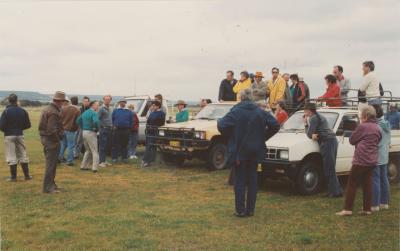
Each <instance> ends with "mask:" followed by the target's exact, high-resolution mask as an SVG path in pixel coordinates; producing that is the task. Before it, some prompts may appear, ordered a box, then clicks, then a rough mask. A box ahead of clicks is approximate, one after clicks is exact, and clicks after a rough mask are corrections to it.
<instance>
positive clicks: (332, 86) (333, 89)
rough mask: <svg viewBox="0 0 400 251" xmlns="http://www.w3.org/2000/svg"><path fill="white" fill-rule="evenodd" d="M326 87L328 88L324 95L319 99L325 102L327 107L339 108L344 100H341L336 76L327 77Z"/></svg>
mask: <svg viewBox="0 0 400 251" xmlns="http://www.w3.org/2000/svg"><path fill="white" fill-rule="evenodd" d="M325 81H326V85H327V86H328V88H327V89H326V92H325V94H324V95H322V96H321V97H319V98H318V99H320V100H322V101H325V102H326V105H327V106H332V107H338V106H341V105H342V99H341V98H340V87H339V85H338V84H337V79H336V77H335V76H333V75H331V74H329V75H326V76H325Z"/></svg>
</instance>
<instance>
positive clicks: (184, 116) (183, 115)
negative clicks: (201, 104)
mask: <svg viewBox="0 0 400 251" xmlns="http://www.w3.org/2000/svg"><path fill="white" fill-rule="evenodd" d="M175 106H176V107H177V108H178V112H177V113H176V115H175V122H176V123H180V122H186V121H188V120H189V111H188V110H187V109H186V106H187V104H186V103H185V101H183V100H178V102H176V104H175Z"/></svg>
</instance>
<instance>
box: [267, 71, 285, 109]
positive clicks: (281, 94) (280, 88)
mask: <svg viewBox="0 0 400 251" xmlns="http://www.w3.org/2000/svg"><path fill="white" fill-rule="evenodd" d="M271 73H272V78H271V79H270V80H269V81H268V85H267V93H268V95H269V100H268V103H269V106H270V107H271V109H272V111H273V112H275V109H276V104H277V103H278V102H279V101H281V100H284V99H285V90H286V81H285V80H284V79H283V78H282V77H281V76H280V75H279V69H278V68H277V67H274V68H272V70H271Z"/></svg>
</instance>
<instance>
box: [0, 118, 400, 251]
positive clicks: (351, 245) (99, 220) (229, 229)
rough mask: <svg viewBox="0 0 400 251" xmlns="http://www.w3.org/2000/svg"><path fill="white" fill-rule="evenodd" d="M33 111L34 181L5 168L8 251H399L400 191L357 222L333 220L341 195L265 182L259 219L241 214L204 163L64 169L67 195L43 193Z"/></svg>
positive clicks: (0, 152) (223, 175)
mask: <svg viewBox="0 0 400 251" xmlns="http://www.w3.org/2000/svg"><path fill="white" fill-rule="evenodd" d="M30 115H31V119H32V121H33V128H32V129H30V130H28V131H27V132H26V143H27V149H28V154H29V157H30V159H31V172H32V175H33V177H34V179H33V181H30V182H24V181H22V171H21V169H19V170H18V176H19V178H20V180H21V181H19V182H17V183H8V182H5V179H6V177H7V176H8V175H9V171H8V167H7V166H6V165H5V163H4V162H2V163H3V164H2V165H1V168H0V177H1V182H0V184H1V188H0V189H1V190H0V193H1V198H0V199H1V200H0V205H1V240H2V241H1V250H399V210H400V208H399V201H400V192H399V190H398V186H397V185H392V188H391V192H392V200H391V208H390V210H387V211H383V212H379V213H376V214H374V215H372V216H370V217H365V216H358V215H355V216H353V217H349V218H339V217H337V216H335V215H334V213H335V212H336V211H339V210H340V209H341V208H342V204H343V199H327V198H324V197H323V194H320V195H315V196H308V197H303V196H299V195H297V194H296V193H295V192H294V191H293V189H292V187H291V185H290V183H289V182H287V181H267V183H266V185H265V186H264V187H262V188H261V189H260V191H259V194H258V201H257V208H256V215H255V216H254V217H252V218H245V219H239V218H235V217H234V216H233V215H232V214H233V202H234V201H233V192H232V188H231V187H228V186H227V185H226V180H227V176H228V171H227V170H225V171H219V172H209V171H207V170H206V168H205V165H204V163H202V162H199V161H197V162H195V161H193V162H187V164H185V166H184V167H183V168H175V167H173V166H162V165H161V164H156V165H154V166H153V167H152V168H150V169H146V170H143V169H140V168H138V163H131V164H129V165H127V164H126V165H116V166H114V167H109V168H104V169H101V170H100V172H99V173H97V174H93V173H91V172H81V171H79V168H78V166H75V167H73V168H70V167H66V166H59V168H58V169H57V177H56V181H57V184H58V185H59V186H61V187H63V188H64V191H63V192H62V193H60V194H55V195H47V194H43V193H41V185H42V179H43V172H44V158H43V153H42V147H41V144H40V141H39V136H38V133H37V120H38V116H39V111H37V110H34V111H31V113H30ZM141 150H142V149H141ZM0 158H1V161H3V160H4V149H3V142H1V144H0ZM360 199H361V198H360V193H359V194H358V198H357V202H356V205H355V207H356V209H358V208H360V207H361V202H360Z"/></svg>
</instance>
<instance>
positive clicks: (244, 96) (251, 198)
mask: <svg viewBox="0 0 400 251" xmlns="http://www.w3.org/2000/svg"><path fill="white" fill-rule="evenodd" d="M240 99H241V102H240V103H239V104H237V105H235V106H234V107H233V108H232V109H231V110H230V112H229V113H228V114H226V115H225V116H224V117H223V118H221V119H220V120H218V130H219V131H220V132H221V134H222V135H223V136H224V137H227V138H229V142H228V156H229V161H230V162H231V163H232V164H233V167H232V168H235V206H236V213H235V215H236V216H238V217H246V216H253V215H254V209H255V204H256V197H257V165H258V164H259V163H261V162H262V161H263V160H264V159H265V157H266V152H267V148H266V145H265V141H266V140H268V139H269V138H271V137H272V136H273V135H274V134H275V133H277V132H278V131H279V128H280V127H279V123H278V121H277V120H276V119H275V118H274V117H273V116H272V115H271V114H270V113H267V112H265V111H263V110H261V109H260V108H258V106H257V105H256V104H255V103H253V102H252V101H251V100H252V91H251V90H250V89H245V90H242V91H241V92H240ZM246 188H247V200H246V205H245V196H246V195H245V194H246Z"/></svg>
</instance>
